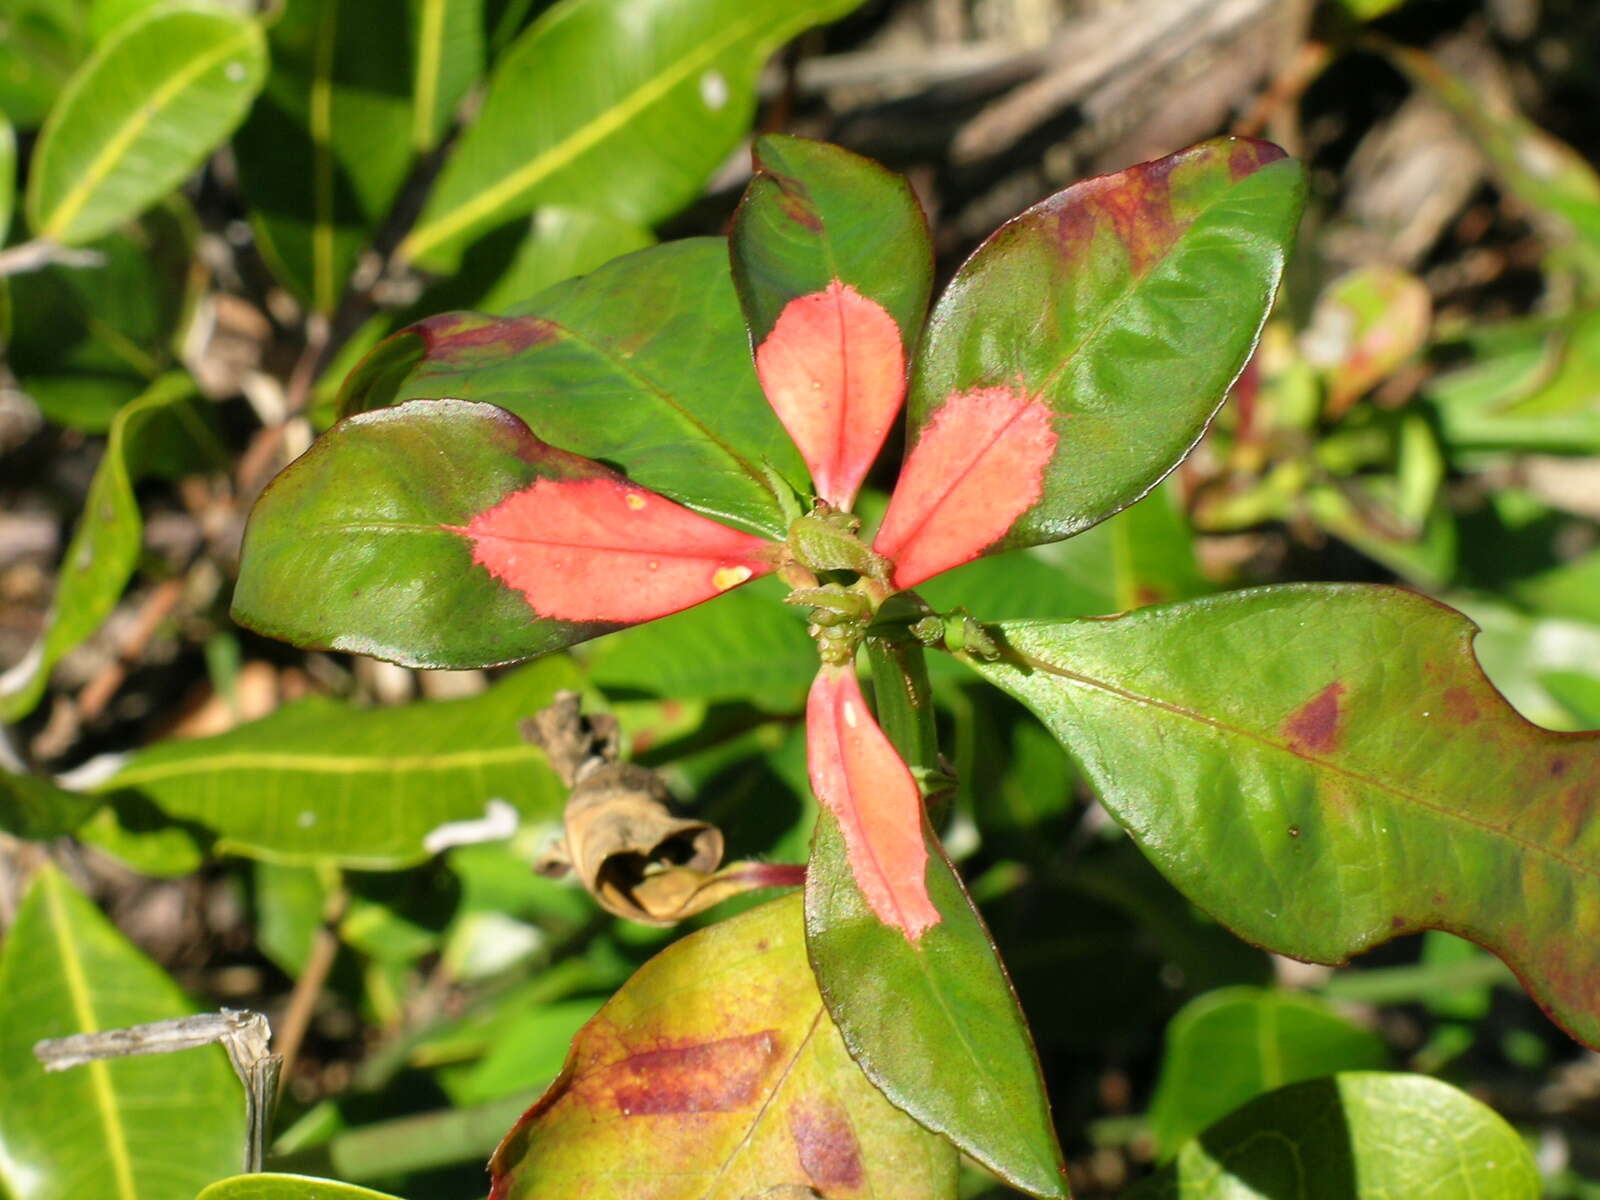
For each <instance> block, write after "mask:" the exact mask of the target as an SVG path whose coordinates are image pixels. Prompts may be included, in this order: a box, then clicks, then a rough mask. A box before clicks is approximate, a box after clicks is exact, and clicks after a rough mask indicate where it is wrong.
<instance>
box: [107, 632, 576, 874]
mask: <svg viewBox="0 0 1600 1200" xmlns="http://www.w3.org/2000/svg"><path fill="white" fill-rule="evenodd" d="M576 683H577V675H576V673H575V672H574V671H573V669H572V667H571V666H570V665H569V664H568V663H566V662H565V661H564V660H562V659H559V658H557V659H550V660H549V661H547V662H542V663H538V664H535V665H534V666H531V667H527V668H524V669H523V670H522V671H520V672H518V673H517V674H515V675H511V676H509V677H507V678H506V679H504V680H502V681H501V682H500V683H499V684H497V685H496V686H494V687H492V688H490V689H489V690H488V691H487V692H485V693H483V694H482V695H481V696H474V697H472V698H470V699H466V700H444V701H431V702H422V703H417V704H412V705H408V706H406V707H403V708H383V709H370V710H366V711H362V710H358V709H353V708H351V707H349V706H348V705H344V704H339V703H335V702H334V701H331V700H326V699H322V698H313V699H308V700H302V701H300V702H298V703H296V704H292V705H289V706H287V707H285V708H283V709H280V710H279V711H278V712H276V713H274V714H272V715H271V716H270V717H264V718H262V719H261V720H259V721H253V722H250V723H249V724H246V725H241V726H239V727H238V728H237V729H234V730H232V731H230V732H228V733H224V734H219V735H217V736H216V737H210V738H196V739H194V740H190V741H167V742H160V743H158V744H156V745H154V746H151V747H150V748H148V749H146V750H142V751H140V752H139V753H137V754H135V755H134V756H133V757H132V758H130V759H129V760H128V762H127V763H126V764H125V765H124V766H123V767H122V769H121V770H120V771H118V772H117V773H116V774H115V775H113V776H112V777H111V778H110V779H108V780H107V781H106V782H104V783H103V784H100V785H99V786H98V787H96V788H95V792H96V793H97V794H99V795H102V796H107V797H111V798H116V797H118V796H119V795H121V794H123V793H134V794H137V795H138V796H139V797H142V798H143V799H144V800H146V801H147V802H149V803H151V804H154V805H155V806H156V807H157V808H158V809H159V810H160V811H161V812H162V813H164V814H166V816H167V817H168V818H169V819H171V820H174V821H179V822H183V823H185V824H188V825H190V826H191V827H195V828H198V829H199V830H201V831H204V832H205V833H207V834H209V835H211V836H214V837H215V838H216V839H217V842H216V849H217V850H218V851H219V852H232V853H237V854H247V855H253V856H259V857H262V858H267V859H270V860H272V861H275V862H286V863H316V862H336V863H342V864H344V865H347V866H352V867H371V868H391V867H396V866H403V865H405V864H407V863H413V862H417V861H418V860H420V859H422V858H425V857H426V856H427V855H428V854H429V853H430V852H431V851H430V845H429V834H431V833H432V832H433V831H434V830H436V829H438V828H439V827H440V826H441V825H445V824H448V823H450V822H456V821H481V820H483V819H484V818H485V816H486V815H490V813H491V810H492V806H493V805H494V804H496V803H497V802H498V803H502V804H506V805H509V806H510V807H511V808H512V809H513V810H514V812H515V813H517V814H521V815H522V816H523V817H531V818H536V819H553V818H555V817H556V816H557V815H558V814H559V813H560V805H561V802H562V799H563V797H564V790H563V788H562V786H561V784H560V782H559V781H558V780H557V779H556V777H555V774H554V773H553V772H552V771H551V770H550V769H549V767H548V766H547V765H546V764H545V760H544V755H543V753H542V752H541V751H539V750H536V749H535V748H534V747H532V746H530V745H528V744H527V742H525V741H524V740H523V739H522V736H521V735H520V734H519V733H518V731H517V725H518V722H519V721H521V720H523V719H524V718H526V717H528V716H531V715H532V714H533V713H534V712H535V711H537V710H538V709H539V708H541V707H543V706H544V705H546V704H548V703H549V702H550V700H551V698H552V697H553V696H554V695H555V693H556V691H557V690H558V689H560V688H563V687H573V686H575V685H576Z"/></svg>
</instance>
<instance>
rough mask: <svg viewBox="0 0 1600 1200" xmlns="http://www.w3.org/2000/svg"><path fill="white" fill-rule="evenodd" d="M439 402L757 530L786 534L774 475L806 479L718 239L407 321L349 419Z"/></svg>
mask: <svg viewBox="0 0 1600 1200" xmlns="http://www.w3.org/2000/svg"><path fill="white" fill-rule="evenodd" d="M823 282H824V283H825V282H826V280H824V281H823ZM818 286H819V287H820V286H822V285H821V284H819V285H818ZM437 396H453V397H456V398H457V399H461V400H478V401H482V402H484V403H487V404H495V405H498V406H499V407H501V408H503V409H505V410H507V411H508V412H511V413H514V414H516V415H517V416H518V417H520V418H522V420H524V421H526V422H527V424H528V428H529V429H531V430H532V431H533V433H534V436H536V437H538V438H540V439H542V440H543V441H546V442H548V443H550V444H551V445H553V446H560V447H562V448H563V449H566V450H570V451H571V452H573V453H574V454H582V455H584V456H585V457H588V458H593V459H597V460H599V461H601V462H606V463H610V464H612V465H614V466H615V467H616V468H617V469H618V470H620V471H621V472H623V473H624V474H625V475H627V477H628V478H629V479H631V480H633V481H634V482H635V483H637V484H638V485H639V486H640V487H647V488H649V489H650V490H651V491H653V492H659V493H661V495H663V496H666V497H667V498H668V499H670V500H674V501H676V502H677V503H679V504H682V505H685V506H687V507H689V508H692V509H694V510H695V511H696V512H698V513H702V514H704V515H705V516H708V517H711V518H712V519H714V520H718V521H725V522H728V523H729V524H733V525H737V526H740V527H742V528H745V529H748V530H750V531H751V532H754V533H764V534H768V535H771V536H775V537H782V536H783V534H784V532H785V530H786V528H787V522H786V521H785V520H784V517H783V509H782V505H781V504H780V503H779V500H778V498H777V490H776V489H775V488H774V486H773V483H772V481H771V479H770V478H769V476H768V473H767V468H768V466H769V465H770V467H771V468H772V469H773V470H774V471H776V472H777V473H778V474H779V475H780V476H782V477H784V478H785V479H787V480H790V481H793V482H794V483H796V484H800V483H803V482H804V478H805V465H804V464H803V463H802V461H801V459H800V456H799V454H797V453H796V452H795V447H794V443H793V442H792V441H791V440H790V439H789V436H788V435H787V434H786V433H785V432H784V429H783V426H782V425H781V424H780V423H779V421H778V418H777V416H776V415H775V414H774V413H773V411H772V407H771V405H769V404H768V403H767V401H766V398H765V397H764V396H763V395H762V392H761V385H760V384H759V383H758V382H757V381H756V374H755V370H754V369H753V367H752V365H751V362H750V352H749V346H748V342H747V338H746V333H745V327H744V320H743V318H742V316H741V315H740V311H739V301H738V298H737V296H735V294H734V289H733V283H732V281H731V279H730V278H729V274H728V248H727V243H726V242H725V241H724V240H723V239H721V238H690V239H687V240H685V241H681V242H673V243H671V244H670V245H664V246H655V247H652V248H650V249H648V250H641V251H639V252H637V253H634V254H629V255H625V256H623V257H622V258H618V259H616V260H614V261H612V262H609V263H607V264H606V265H605V266H603V267H600V268H599V269H598V270H595V271H592V272H590V273H589V274H587V275H584V276H582V277H581V278H577V279H570V280H567V281H566V282H565V283H560V284H557V285H556V286H555V287H552V288H549V289H547V290H546V291H543V292H541V293H539V294H538V295H537V296H535V297H533V298H532V299H531V300H529V301H528V302H527V303H526V304H525V305H523V306H521V308H520V310H519V315H515V316H507V317H489V316H484V315H482V314H479V313H462V312H454V313H443V314H441V315H439V316H435V317H429V318H428V319H427V320H425V321H419V322H417V323H416V324H415V325H411V326H408V327H407V328H405V329H403V330H401V331H400V332H399V333H396V334H395V335H394V336H392V337H390V338H389V339H387V340H386V341H383V342H380V343H379V344H378V346H377V347H375V348H374V349H373V350H372V351H371V352H370V353H369V354H368V355H367V357H366V358H364V359H363V360H362V361H361V362H360V364H358V365H357V367H356V368H355V369H354V370H353V371H352V372H351V373H350V375H349V377H348V378H347V379H346V381H345V385H344V387H343V389H342V390H341V391H340V394H339V405H340V415H341V416H350V415H352V414H354V413H358V412H365V411H368V410H371V409H375V408H380V407H383V406H386V405H391V404H397V403H400V402H402V401H405V400H417V399H431V398H433V397H437Z"/></svg>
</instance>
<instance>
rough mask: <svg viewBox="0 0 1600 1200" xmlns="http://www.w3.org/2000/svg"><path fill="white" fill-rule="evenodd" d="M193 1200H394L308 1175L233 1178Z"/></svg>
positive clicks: (349, 1184) (214, 1184) (216, 1185)
mask: <svg viewBox="0 0 1600 1200" xmlns="http://www.w3.org/2000/svg"><path fill="white" fill-rule="evenodd" d="M195 1200H396V1197H394V1196H391V1195H389V1193H387V1192H374V1191H372V1190H371V1189H370V1188H364V1187H357V1186H356V1185H355V1184H353V1183H338V1182H336V1181H334V1180H332V1179H313V1178H312V1177H311V1176H309V1175H273V1174H265V1175H235V1176H234V1177H233V1178H232V1179H224V1180H221V1181H220V1182H218V1183H213V1184H212V1185H211V1186H210V1187H208V1188H207V1189H206V1190H205V1191H203V1192H201V1193H200V1194H199V1195H198V1196H196V1197H195Z"/></svg>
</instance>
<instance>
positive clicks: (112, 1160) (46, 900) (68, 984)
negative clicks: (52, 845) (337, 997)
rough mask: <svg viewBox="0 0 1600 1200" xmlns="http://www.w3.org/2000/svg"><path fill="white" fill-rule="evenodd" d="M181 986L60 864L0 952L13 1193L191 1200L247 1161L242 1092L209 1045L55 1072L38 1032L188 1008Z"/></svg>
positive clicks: (0, 1055)
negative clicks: (37, 1047) (40, 1051)
mask: <svg viewBox="0 0 1600 1200" xmlns="http://www.w3.org/2000/svg"><path fill="white" fill-rule="evenodd" d="M192 1011H193V1009H192V1008H191V1007H190V1005H189V1003H188V1001H187V1000H185V999H184V997H183V995H182V993H181V992H180V991H179V990H178V988H177V985H176V984H174V983H173V982H172V980H171V979H169V978H168V977H167V975H166V974H165V972H163V971H162V970H161V969H160V968H159V967H157V966H156V965H155V964H154V963H152V962H151V961H150V960H149V959H147V958H146V957H145V956H144V955H143V954H141V953H140V952H139V951H138V950H137V949H135V948H134V946H132V945H131V944H130V943H129V942H128V941H127V939H125V938H124V937H123V936H122V934H120V933H119V932H118V931H117V930H116V928H115V927H114V926H112V924H111V923H110V922H109V921H107V920H106V918H105V917H104V916H102V915H101V914H100V911H99V910H98V909H96V908H95V907H94V905H92V904H91V903H89V901H88V900H86V899H84V898H83V896H81V895H79V894H78V892H77V891H75V890H74V889H73V887H72V885H71V884H69V883H68V882H67V881H66V880H65V879H64V878H63V877H62V876H61V874H60V873H59V872H58V871H57V870H56V869H55V868H54V867H51V866H46V867H43V868H41V869H40V870H39V872H38V874H36V875H35V876H34V879H33V883H32V885H31V886H30V887H29V889H28V893H27V895H26V897H25V898H24V899H23V902H22V905H21V907H20V908H19V909H18V911H17V915H16V923H15V924H14V925H12V927H11V929H10V930H9V931H8V933H7V937H6V942H5V952H4V954H3V955H0V1147H4V1152H3V1153H0V1188H4V1189H5V1191H6V1192H7V1194H9V1195H11V1196H13V1197H15V1198H16V1200H81V1198H82V1197H84V1196H87V1195H94V1196H107V1197H115V1198H116V1200H192V1198H193V1196H194V1194H195V1192H197V1191H198V1190H199V1189H200V1188H202V1187H204V1186H205V1185H206V1184H208V1183H210V1182H212V1181H213V1180H216V1179H221V1178H223V1177H224V1176H227V1175H231V1174H233V1173H234V1172H235V1171H237V1170H238V1167H239V1158H240V1155H241V1153H242V1152H243V1146H244V1094H243V1092H242V1090H241V1089H240V1087H239V1082H238V1080H237V1079H236V1078H235V1077H234V1074H233V1071H232V1070H231V1069H230V1068H229V1066H228V1060H227V1057H226V1055H225V1054H224V1053H223V1051H222V1049H221V1048H220V1047H217V1046H208V1047H206V1048H204V1049H200V1050H185V1051H182V1052H180V1053H175V1054H153V1055H145V1056H141V1057H137V1058H119V1059H113V1060H111V1061H102V1062H92V1063H88V1064H86V1065H84V1066H80V1067H74V1068H72V1069H71V1070H68V1071H62V1072H59V1073H49V1074H47V1073H46V1072H45V1070H44V1068H43V1067H42V1066H40V1065H39V1063H38V1061H37V1060H36V1059H35V1058H34V1056H33V1045H34V1043H35V1042H37V1041H39V1040H40V1039H41V1038H53V1037H66V1036H68V1035H69V1034H74V1033H93V1032H98V1031H100V1030H104V1029H117V1028H121V1027H123V1026H126V1025H137V1024H140V1023H141V1022H144V1021H160V1020H165V1019H167V1018H169V1017H179V1016H184V1015H185V1014H187V1013H190V1012H192Z"/></svg>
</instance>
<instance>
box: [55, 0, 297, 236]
mask: <svg viewBox="0 0 1600 1200" xmlns="http://www.w3.org/2000/svg"><path fill="white" fill-rule="evenodd" d="M266 65H267V61H266V46H265V43H264V39H263V38H262V36H261V30H260V28H259V27H258V26H257V25H256V23H255V22H254V21H251V20H248V19H246V18H243V17H239V16H236V15H234V14H233V13H230V12H228V11H226V10H224V9H219V8H214V7H209V6H200V5H192V6H171V7H169V6H163V7H160V8H154V9H151V10H150V11H149V12H147V13H145V14H144V15H143V16H141V17H139V18H137V19H135V20H132V21H129V22H128V23H126V24H125V25H123V26H121V27H120V28H119V29H118V30H117V31H116V33H115V34H114V35H113V36H112V37H111V38H110V40H108V41H107V42H105V43H104V44H103V45H102V46H100V48H99V49H97V50H96V51H95V53H94V55H93V57H91V58H90V59H89V61H88V62H86V63H84V64H83V66H82V67H81V68H80V69H79V70H78V72H77V74H75V75H74V76H73V78H72V81H71V82H70V83H69V84H68V85H67V88H66V91H65V92H63V93H62V95H61V99H60V100H59V101H58V102H57V103H56V105H55V107H54V108H53V109H52V110H51V112H50V117H49V120H47V121H46V122H45V126H44V130H43V132H42V133H40V135H39V145H38V148H37V149H36V150H35V151H34V156H33V164H32V170H31V172H30V175H29V179H28V224H29V226H30V227H31V228H32V229H33V231H34V233H35V235H36V236H38V237H43V238H49V239H51V240H52V241H57V242H65V243H68V244H70V245H78V244H81V243H83V242H91V241H93V240H94V239H95V238H97V237H99V236H100V235H101V234H103V233H106V232H108V231H110V230H111V229H113V228H114V227H116V226H117V225H120V224H121V223H122V222H124V221H127V220H130V219H132V218H134V217H137V216H138V215H139V214H140V213H141V212H143V211H144V210H145V209H147V208H149V207H150V205H152V204H154V203H155V202H156V201H157V200H159V199H160V198H161V197H162V196H163V195H164V194H166V193H167V192H169V191H171V190H172V189H173V188H174V187H176V186H177V185H178V184H179V183H181V182H182V181H183V178H184V176H186V175H188V174H189V172H191V171H193V170H194V169H195V168H196V167H197V166H199V165H200V163H201V162H202V161H203V160H204V159H205V157H206V155H208V154H210V153H211V151H212V150H214V149H215V148H216V147H217V146H218V144H220V143H221V142H222V141H223V140H224V139H226V138H227V137H228V135H229V134H231V133H232V132H233V130H234V129H235V127H237V125H238V124H239V122H240V121H241V120H242V119H243V118H244V114H245V111H246V109H248V108H249V107H250V102H251V101H252V100H253V99H254V98H255V94H256V92H257V91H258V90H259V89H260V87H261V81H262V77H263V76H264V75H265V73H266Z"/></svg>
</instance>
